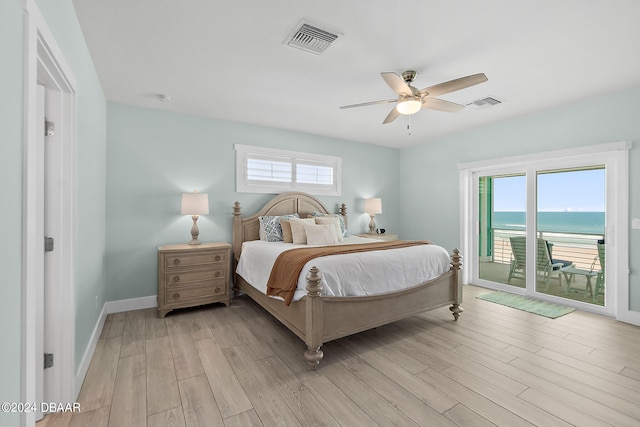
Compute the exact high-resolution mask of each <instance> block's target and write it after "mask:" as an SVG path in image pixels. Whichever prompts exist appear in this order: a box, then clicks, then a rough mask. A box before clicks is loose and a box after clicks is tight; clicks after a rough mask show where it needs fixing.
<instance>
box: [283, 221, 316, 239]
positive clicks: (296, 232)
mask: <svg viewBox="0 0 640 427" xmlns="http://www.w3.org/2000/svg"><path fill="white" fill-rule="evenodd" d="M289 224H291V238H292V240H293V243H294V244H297V245H306V244H307V234H306V233H305V231H304V225H305V224H309V225H315V224H316V221H315V219H313V218H304V219H301V218H289Z"/></svg>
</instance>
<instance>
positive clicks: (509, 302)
mask: <svg viewBox="0 0 640 427" xmlns="http://www.w3.org/2000/svg"><path fill="white" fill-rule="evenodd" d="M477 298H479V299H482V300H485V301H490V302H495V303H496V304H500V305H506V306H507V307H513V308H517V309H518V310H522V311H528V312H529V313H534V314H539V315H540V316H545V317H549V318H551V319H555V318H556V317H560V316H564V315H565V314H569V313H571V312H572V311H575V310H576V309H575V308H569V307H564V306H562V305H558V304H552V303H550V302H544V301H538V300H534V299H531V298H527V297H523V296H521V295H515V294H510V293H507V292H500V291H496V292H489V293H488V294H482V295H478V297H477Z"/></svg>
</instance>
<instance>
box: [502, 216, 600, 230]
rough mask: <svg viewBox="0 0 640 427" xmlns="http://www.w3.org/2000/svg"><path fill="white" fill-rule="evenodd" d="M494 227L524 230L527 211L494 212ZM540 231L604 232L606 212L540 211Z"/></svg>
mask: <svg viewBox="0 0 640 427" xmlns="http://www.w3.org/2000/svg"><path fill="white" fill-rule="evenodd" d="M493 228H497V229H504V230H524V229H525V212H505V211H498V212H494V213H493ZM538 231H543V232H551V233H575V234H604V212H538Z"/></svg>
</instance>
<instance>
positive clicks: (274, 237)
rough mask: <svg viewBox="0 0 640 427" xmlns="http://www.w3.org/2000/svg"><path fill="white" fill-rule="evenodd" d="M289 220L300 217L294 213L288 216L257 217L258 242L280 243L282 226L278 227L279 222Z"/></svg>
mask: <svg viewBox="0 0 640 427" xmlns="http://www.w3.org/2000/svg"><path fill="white" fill-rule="evenodd" d="M289 218H300V215H298V214H297V213H294V214H290V215H272V216H260V217H258V220H259V221H260V240H266V241H267V242H282V240H283V237H282V225H280V220H282V219H289ZM263 236H264V238H263Z"/></svg>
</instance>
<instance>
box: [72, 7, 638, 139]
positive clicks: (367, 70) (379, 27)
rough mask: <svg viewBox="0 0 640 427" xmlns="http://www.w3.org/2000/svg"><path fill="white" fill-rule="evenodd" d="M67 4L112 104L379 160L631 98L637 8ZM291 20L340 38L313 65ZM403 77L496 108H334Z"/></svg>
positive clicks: (377, 95)
mask: <svg viewBox="0 0 640 427" xmlns="http://www.w3.org/2000/svg"><path fill="white" fill-rule="evenodd" d="M73 3H74V6H75V9H76V12H77V14H78V18H79V21H80V24H81V26H82V29H83V31H84V35H85V38H86V41H87V45H88V47H89V50H90V52H91V55H92V57H93V61H94V63H95V66H96V68H97V71H98V75H99V78H100V81H101V83H102V86H103V88H104V91H105V93H106V97H107V99H108V100H110V101H115V102H121V103H125V104H131V105H136V106H141V107H148V108H154V109H160V110H167V111H174V112H180V113H186V114H193V115H197V116H204V117H213V118H218V119H224V120H232V121H238V122H245V123H253V124H258V125H265V126H271V127H276V128H283V129H290V130H295V131H301V132H307V133H312V134H318V135H326V136H330V137H335V138H341V139H347V140H353V141H360V142H364V143H371V144H377V145H383V146H389V147H407V146H411V145H416V144H421V143H424V142H427V141H429V140H433V139H434V138H436V137H440V136H443V135H446V134H450V133H453V132H458V131H461V130H466V129H471V128H474V127H478V126H482V125H484V124H487V123H492V122H497V121H500V120H505V119H508V118H512V117H517V116H522V115H525V114H530V113H534V112H537V111H541V110H544V109H547V108H550V107H553V106H557V105H562V104H568V103H572V102H575V101H579V100H582V99H586V98H589V97H593V96H596V95H599V94H603V93H607V92H610V91H614V90H618V89H623V88H627V87H631V86H635V85H640V24H638V17H640V1H637V0H588V1H587V0H530V1H526V2H525V1H521V0H518V1H514V0H446V1H445V0H422V1H410V2H390V1H388V0H387V1H381V0H366V1H365V0H350V1H347V0H323V1H313V2H311V1H307V0H269V1H264V0H225V1H222V0H73ZM301 20H305V21H306V22H308V23H311V24H313V25H315V26H318V27H321V28H325V29H328V30H331V31H335V32H339V33H341V34H342V35H341V36H340V37H339V38H338V40H337V41H336V42H334V43H333V45H331V46H330V47H329V48H328V49H327V50H326V51H325V52H324V53H323V54H322V55H319V56H318V55H313V54H310V53H307V52H304V51H302V50H299V49H295V48H292V47H289V46H286V45H285V44H284V41H285V39H286V38H287V36H289V35H290V33H291V32H292V31H293V30H294V28H295V26H296V25H297V24H298V23H299V22H300V21H301ZM407 69H413V70H416V71H417V72H418V76H417V77H416V79H415V82H414V86H416V87H417V88H418V89H422V88H424V87H427V86H431V85H433V84H436V83H440V82H443V81H447V80H451V79H454V78H458V77H462V76H466V75H469V74H475V73H479V72H483V73H485V74H486V75H487V77H488V79H489V81H488V82H486V83H482V84H480V85H477V86H474V87H471V88H467V89H464V90H461V91H458V92H454V93H451V94H448V95H443V96H442V97H441V98H442V99H446V100H449V101H453V102H457V103H460V104H468V103H470V102H472V101H474V100H476V99H480V98H484V97H487V96H492V97H494V98H497V99H499V100H501V101H502V102H503V103H502V104H500V105H498V106H495V107H491V108H488V109H477V108H475V107H473V106H469V107H467V108H465V109H464V110H462V111H461V112H458V113H444V112H439V111H433V110H424V109H423V110H422V111H420V112H418V113H417V114H415V115H413V116H411V117H410V119H409V117H408V116H401V117H400V118H398V119H397V120H396V121H395V122H393V123H391V124H387V125H383V124H382V121H383V120H384V118H385V117H386V115H387V113H388V112H389V110H390V109H391V108H392V107H393V104H385V105H374V106H367V107H362V108H355V109H348V110H340V109H339V108H338V107H339V106H341V105H346V104H355V103H360V102H366V101H374V100H381V99H390V98H394V97H395V96H394V93H393V92H392V91H391V89H390V88H389V87H388V86H387V85H386V84H385V82H384V81H383V80H382V78H381V77H380V72H382V71H393V72H396V73H398V74H400V73H401V72H402V71H404V70H407ZM158 94H167V95H170V96H171V98H172V101H171V102H169V103H161V102H160V101H158V99H157V95H158ZM409 122H411V134H409V133H408V132H407V124H409Z"/></svg>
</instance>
